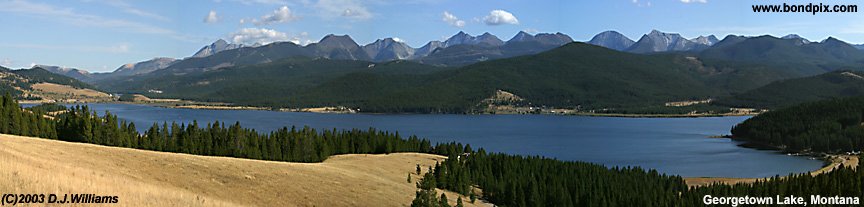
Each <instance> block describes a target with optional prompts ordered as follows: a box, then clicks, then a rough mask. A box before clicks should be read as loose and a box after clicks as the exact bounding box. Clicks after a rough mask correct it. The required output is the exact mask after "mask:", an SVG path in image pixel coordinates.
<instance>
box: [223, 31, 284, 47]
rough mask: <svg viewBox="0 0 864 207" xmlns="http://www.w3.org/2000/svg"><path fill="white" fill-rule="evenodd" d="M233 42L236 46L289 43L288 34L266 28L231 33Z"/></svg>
mask: <svg viewBox="0 0 864 207" xmlns="http://www.w3.org/2000/svg"><path fill="white" fill-rule="evenodd" d="M229 36H230V39H231V42H233V43H235V44H244V45H254V44H255V43H260V44H262V45H266V44H270V43H273V42H282V41H288V40H290V38H288V34H285V33H283V32H279V31H276V30H272V29H264V28H244V29H240V30H239V31H237V32H234V33H231V34H230V35H229Z"/></svg>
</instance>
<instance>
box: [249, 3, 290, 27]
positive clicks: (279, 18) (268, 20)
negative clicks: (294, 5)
mask: <svg viewBox="0 0 864 207" xmlns="http://www.w3.org/2000/svg"><path fill="white" fill-rule="evenodd" d="M297 19H299V17H297V16H296V15H294V12H291V9H289V8H288V6H282V7H279V9H276V10H275V11H273V12H272V13H270V14H267V15H264V16H261V19H260V20H257V19H252V20H251V22H252V23H254V24H255V25H268V24H273V23H285V22H291V21H294V20H297ZM244 22H247V21H246V20H242V19H241V20H240V23H241V24H242V23H244Z"/></svg>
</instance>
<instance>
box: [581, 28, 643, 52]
mask: <svg viewBox="0 0 864 207" xmlns="http://www.w3.org/2000/svg"><path fill="white" fill-rule="evenodd" d="M634 43H636V42H635V41H633V40H631V39H630V38H627V36H624V35H623V34H621V33H618V32H617V31H611V30H610V31H605V32H601V33H599V34H597V35H594V37H593V38H591V40H590V41H588V44H592V45H597V46H601V47H606V48H609V49H613V50H618V51H623V50H626V49H627V48H630V46H633V44H634Z"/></svg>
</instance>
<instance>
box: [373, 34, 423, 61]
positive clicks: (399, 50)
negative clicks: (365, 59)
mask: <svg viewBox="0 0 864 207" xmlns="http://www.w3.org/2000/svg"><path fill="white" fill-rule="evenodd" d="M363 51H366V54H368V55H369V57H371V58H372V61H375V62H385V61H391V60H404V59H408V58H411V56H413V55H414V48H412V47H410V46H408V44H405V43H404V42H400V41H396V40H395V39H393V38H384V39H378V40H375V42H373V43H369V44H368V45H364V46H363Z"/></svg>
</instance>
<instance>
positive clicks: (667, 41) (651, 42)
mask: <svg viewBox="0 0 864 207" xmlns="http://www.w3.org/2000/svg"><path fill="white" fill-rule="evenodd" d="M707 47H708V45H703V44H699V43H696V42H693V41H690V40H688V39H685V38H684V37H681V35H680V34H677V33H664V32H660V31H657V30H652V31H651V33H648V34H645V35H643V36H642V38H640V39H639V41H637V42H636V43H634V44H633V45H632V46H631V47H630V48H628V49H627V51H629V52H633V53H655V52H671V51H689V50H697V49H704V48H707Z"/></svg>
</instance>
